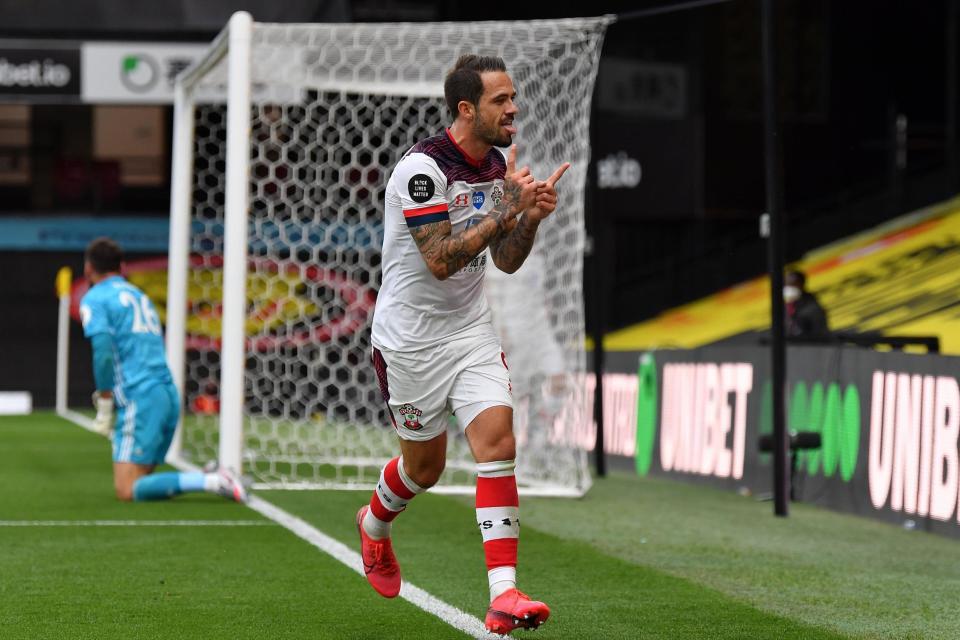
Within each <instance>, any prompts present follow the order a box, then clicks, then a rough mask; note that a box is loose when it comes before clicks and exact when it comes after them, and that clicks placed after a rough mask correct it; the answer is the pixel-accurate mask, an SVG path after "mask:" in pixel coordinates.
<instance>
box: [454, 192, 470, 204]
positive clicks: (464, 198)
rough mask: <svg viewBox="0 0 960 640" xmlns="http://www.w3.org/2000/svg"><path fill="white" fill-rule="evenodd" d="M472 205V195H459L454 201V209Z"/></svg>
mask: <svg viewBox="0 0 960 640" xmlns="http://www.w3.org/2000/svg"><path fill="white" fill-rule="evenodd" d="M468 204H470V194H469V193H458V194H457V197H456V198H454V199H453V205H452V206H454V207H465V206H467V205H468Z"/></svg>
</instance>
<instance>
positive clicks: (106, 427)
mask: <svg viewBox="0 0 960 640" xmlns="http://www.w3.org/2000/svg"><path fill="white" fill-rule="evenodd" d="M93 407H94V408H95V409H96V410H97V417H96V418H94V419H93V430H94V431H96V432H97V433H99V434H100V435H102V436H104V437H107V438H109V437H110V436H111V434H112V433H113V396H102V395H100V392H99V391H94V392H93Z"/></svg>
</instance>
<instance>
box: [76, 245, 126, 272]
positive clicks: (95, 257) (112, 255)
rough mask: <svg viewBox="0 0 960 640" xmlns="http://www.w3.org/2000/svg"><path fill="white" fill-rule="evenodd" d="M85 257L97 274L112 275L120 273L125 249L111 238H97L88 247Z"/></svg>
mask: <svg viewBox="0 0 960 640" xmlns="http://www.w3.org/2000/svg"><path fill="white" fill-rule="evenodd" d="M83 257H84V259H85V260H86V261H87V262H89V263H90V266H91V267H93V270H94V271H96V272H97V273H110V272H112V271H120V263H122V262H123V249H121V248H120V245H118V244H117V243H116V242H114V241H113V240H111V239H110V238H97V239H96V240H93V241H92V242H91V243H90V244H88V245H87V251H86V253H84V254H83Z"/></svg>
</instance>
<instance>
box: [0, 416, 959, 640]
mask: <svg viewBox="0 0 960 640" xmlns="http://www.w3.org/2000/svg"><path fill="white" fill-rule="evenodd" d="M110 473H111V471H110V460H109V446H108V443H107V442H106V440H104V439H103V438H100V437H98V436H95V435H93V434H90V433H87V432H85V431H83V430H81V429H79V428H78V427H75V426H73V425H71V424H70V423H68V422H66V421H63V420H61V419H59V418H56V417H54V416H52V415H50V414H43V413H38V414H35V415H32V416H29V417H10V418H2V419H0V479H2V484H0V486H2V491H3V493H2V495H0V520H2V521H4V522H10V521H53V520H58V521H64V520H68V521H91V520H133V521H158V520H203V521H211V520H242V521H246V522H247V523H248V524H249V526H231V527H223V526H197V527H150V526H110V527H101V526H82V527H81V526H59V527H49V526H42V527H41V526H31V527H22V526H0V638H308V637H309V638H378V639H379V638H386V637H390V638H454V637H464V636H463V635H462V634H461V633H459V632H458V631H456V630H455V629H454V628H452V627H450V626H448V625H446V624H445V623H444V622H442V621H440V620H439V619H437V618H434V617H432V616H430V615H428V614H426V613H424V612H422V611H421V610H419V609H417V608H416V607H414V606H413V605H411V604H410V603H408V602H405V601H403V600H392V601H391V600H385V599H383V598H380V597H379V596H378V595H376V594H375V593H374V592H373V590H372V589H371V588H370V587H368V586H367V584H366V582H365V581H364V580H363V578H362V577H361V576H359V575H358V574H357V573H355V572H353V571H351V570H349V569H347V568H346V567H344V566H343V565H341V564H339V563H338V562H336V561H335V560H333V559H331V558H329V557H327V556H325V555H324V554H322V553H321V552H320V551H318V550H317V549H315V548H314V547H312V546H310V545H309V544H307V543H306V542H303V541H302V540H300V539H299V538H297V537H295V536H294V535H293V534H292V533H290V532H288V531H287V530H285V529H283V528H282V527H280V526H278V525H275V524H273V523H270V522H269V521H267V520H263V519H262V518H261V517H260V516H259V515H258V514H256V513H255V512H253V511H252V510H250V509H247V508H246V507H244V506H241V505H237V504H232V503H227V502H225V501H223V500H221V499H219V498H216V497H213V496H206V495H194V496H183V497H180V498H177V499H175V500H172V501H170V502H166V503H149V504H120V503H118V502H117V501H116V500H114V498H113V496H112V480H111V475H110ZM260 495H261V496H262V497H264V498H266V499H267V500H270V501H271V502H274V503H275V504H277V505H278V506H280V507H282V508H284V509H286V510H287V511H290V512H291V513H293V514H295V515H297V516H299V517H301V518H303V519H305V520H307V521H308V522H310V523H312V524H313V525H314V526H316V527H317V528H318V529H320V530H321V531H323V532H324V533H327V534H328V535H331V536H333V537H334V538H337V539H339V540H341V541H343V542H345V543H347V544H348V545H350V546H351V547H356V533H355V529H354V525H353V516H354V513H355V512H356V509H357V507H358V506H359V505H360V504H362V503H363V502H365V501H366V499H367V496H366V495H365V494H363V493H357V492H280V491H276V492H260ZM521 514H522V515H521V517H522V519H523V533H522V537H521V544H520V568H519V575H520V586H521V588H522V589H523V590H525V591H527V592H528V593H530V594H531V595H532V596H535V597H538V598H542V599H543V600H544V601H546V602H547V603H548V604H550V605H551V607H552V608H553V615H552V617H551V619H550V621H549V622H547V624H546V625H544V626H543V627H542V628H541V629H540V630H539V631H537V632H536V634H535V635H533V636H529V637H533V638H537V639H539V640H547V639H549V638H671V639H686V638H710V639H713V638H784V639H789V638H803V639H821V638H824V639H825V638H958V637H960V612H958V609H957V606H956V594H957V591H958V588H960V541H956V540H950V539H945V538H940V537H935V536H932V535H929V534H926V533H923V532H919V531H905V530H901V529H898V528H896V527H892V526H889V525H885V524H882V523H877V522H872V521H869V520H864V519H859V518H854V517H850V516H844V515H840V514H835V513H830V512H827V511H823V510H820V509H815V508H812V507H808V506H805V505H794V507H793V512H792V515H791V517H790V518H789V519H786V520H784V519H776V518H774V517H773V516H772V515H771V507H770V505H769V503H757V502H755V501H754V500H752V499H749V498H743V497H740V496H736V495H732V494H728V493H724V492H719V491H714V490H711V489H706V488H703V487H695V486H690V485H684V484H680V483H675V482H668V481H664V480H657V479H640V478H636V477H632V476H628V475H616V474H615V475H613V476H612V477H609V478H606V479H602V480H597V482H596V484H595V485H594V488H593V489H591V491H590V493H589V494H588V495H587V496H586V497H585V498H584V499H581V500H561V499H533V498H527V499H524V500H523V506H522V512H521ZM394 531H395V536H394V539H395V546H396V548H397V554H398V557H399V559H400V562H401V564H402V566H403V569H404V575H405V577H406V578H408V579H409V580H410V581H411V582H413V583H414V584H416V585H418V586H420V587H422V588H424V589H426V590H427V591H429V592H430V593H432V594H433V595H435V596H437V597H439V598H441V599H443V600H445V601H446V602H448V603H450V604H452V605H454V606H456V607H459V608H461V609H463V610H465V611H467V612H469V613H471V614H473V615H476V616H478V617H480V618H482V617H483V614H484V611H485V608H486V576H485V571H484V565H483V554H482V550H481V542H480V536H479V534H478V533H477V531H476V530H475V525H474V515H473V509H472V506H471V502H470V500H469V499H464V498H457V497H446V496H436V495H426V496H421V497H418V498H417V500H415V501H414V502H413V503H412V504H411V506H410V508H409V509H408V511H407V513H405V514H404V515H403V516H401V517H400V518H399V519H398V521H397V524H396V525H395V527H394ZM516 635H520V636H521V637H524V636H525V635H526V634H520V633H518V634H516Z"/></svg>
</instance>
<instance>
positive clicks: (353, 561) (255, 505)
mask: <svg viewBox="0 0 960 640" xmlns="http://www.w3.org/2000/svg"><path fill="white" fill-rule="evenodd" d="M61 417H63V418H64V419H66V420H69V421H70V422H73V423H74V424H77V426H80V427H83V428H84V429H87V430H90V425H91V424H92V422H91V421H90V420H89V419H88V418H86V417H85V416H82V415H80V414H74V413H73V412H69V413H68V414H66V415H61ZM81 418H82V420H80V419H81ZM247 506H248V507H250V508H251V509H253V510H254V511H257V512H258V513H260V514H261V515H263V516H264V517H266V518H269V519H270V520H272V521H273V522H276V523H277V524H279V525H281V526H283V527H284V528H286V529H288V530H290V531H291V532H292V533H294V534H295V535H296V536H298V537H300V538H302V539H303V540H306V541H307V542H309V543H310V544H312V545H313V546H314V547H316V548H317V549H319V550H321V551H323V552H324V553H326V554H328V555H329V556H330V557H332V558H334V559H335V560H337V561H338V562H340V563H342V564H344V565H346V566H347V567H349V568H351V569H353V570H354V571H356V572H358V573H359V574H360V575H363V570H362V569H361V566H362V564H363V562H362V560H361V559H360V554H359V553H357V552H356V551H353V550H352V549H349V548H348V547H346V546H345V545H344V544H342V543H340V542H338V541H336V540H334V539H333V538H331V537H329V536H327V535H326V534H324V533H322V532H321V531H320V530H319V529H316V528H315V527H313V526H311V525H309V524H307V523H306V522H304V521H303V520H301V519H300V518H297V517H295V516H293V515H291V514H289V513H287V512H285V511H284V510H283V509H280V508H279V507H277V506H276V505H273V504H271V503H269V502H267V501H266V500H264V499H262V498H259V497H257V496H251V498H250V502H249V503H248V504H247ZM400 597H401V598H403V599H404V600H406V601H408V602H410V603H411V604H413V605H414V606H416V607H418V608H420V609H422V610H423V611H425V612H427V613H429V614H431V615H434V616H436V617H438V618H440V619H441V620H443V621H444V622H446V623H447V624H449V625H450V626H452V627H453V628H455V629H457V630H459V631H462V632H463V633H466V634H468V635H470V636H471V637H473V638H497V637H499V636H496V635H494V634H491V633H489V632H487V630H486V628H485V627H484V624H483V622H481V621H480V620H479V619H478V618H476V617H474V616H471V615H469V614H467V613H465V612H463V611H461V610H459V609H457V608H456V607H453V606H451V605H449V604H447V603H446V602H444V601H442V600H440V599H439V598H437V597H436V596H433V595H431V594H430V593H428V592H426V591H424V590H423V589H421V588H419V587H417V586H415V585H413V584H410V583H409V582H406V581H404V584H403V587H402V588H401V590H400Z"/></svg>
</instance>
